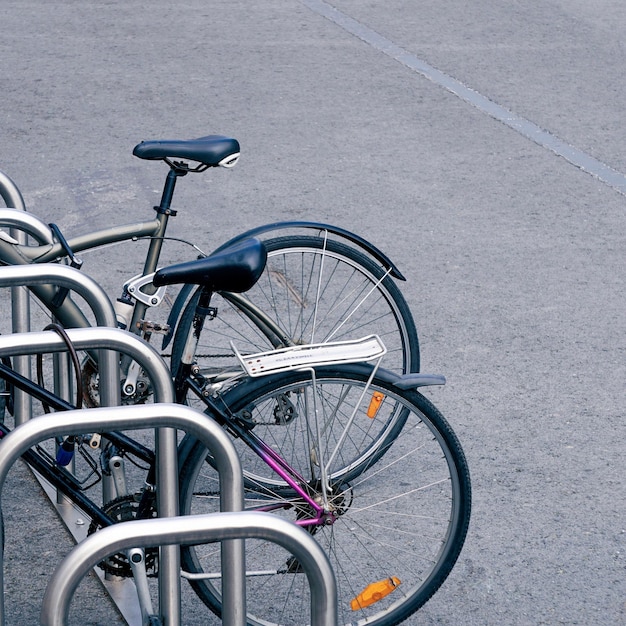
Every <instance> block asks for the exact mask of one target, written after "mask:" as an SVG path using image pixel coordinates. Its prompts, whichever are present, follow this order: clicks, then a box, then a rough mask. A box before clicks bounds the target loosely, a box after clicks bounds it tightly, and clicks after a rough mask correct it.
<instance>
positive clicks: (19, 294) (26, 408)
mask: <svg viewBox="0 0 626 626" xmlns="http://www.w3.org/2000/svg"><path fill="white" fill-rule="evenodd" d="M0 196H2V199H3V200H4V202H5V203H6V205H7V207H13V209H15V210H16V211H18V212H19V211H22V212H24V215H26V205H25V204H24V198H23V197H22V194H21V193H20V190H19V189H18V188H17V185H16V184H15V183H14V182H13V181H12V180H11V179H10V178H9V177H8V176H7V175H6V174H4V173H3V172H0ZM10 232H11V235H12V236H13V237H15V238H16V239H17V241H18V243H20V244H25V243H26V233H25V232H24V231H22V230H20V229H11V231H10ZM11 309H12V323H13V332H14V333H26V332H28V331H29V330H30V302H29V300H28V294H27V293H26V292H25V291H24V290H23V289H19V288H18V287H13V288H11ZM13 367H14V368H15V371H16V372H17V373H18V374H21V375H22V376H26V377H30V359H29V358H28V357H27V356H19V357H17V358H16V359H15V360H14V361H13ZM14 403H15V418H16V420H19V421H18V423H20V421H23V420H24V419H25V417H26V416H27V415H30V410H31V399H30V397H29V396H28V394H26V393H24V392H23V391H19V390H17V391H16V393H15V399H14Z"/></svg>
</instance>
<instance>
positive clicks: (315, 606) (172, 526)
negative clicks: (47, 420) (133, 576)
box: [41, 512, 337, 626]
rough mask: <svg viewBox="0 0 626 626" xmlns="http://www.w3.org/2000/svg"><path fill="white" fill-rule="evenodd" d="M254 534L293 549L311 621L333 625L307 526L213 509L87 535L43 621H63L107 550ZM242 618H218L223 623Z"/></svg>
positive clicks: (56, 585)
mask: <svg viewBox="0 0 626 626" xmlns="http://www.w3.org/2000/svg"><path fill="white" fill-rule="evenodd" d="M243 538H257V539H265V540H268V541H272V542H274V543H278V544H280V545H282V546H283V547H284V548H285V549H286V550H288V551H289V552H291V553H292V554H294V555H295V557H296V558H297V559H298V562H299V563H300V564H301V565H302V567H303V569H304V570H305V572H306V575H307V577H308V580H309V585H310V588H311V622H310V623H311V626H336V624H337V587H336V580H335V576H334V573H333V570H332V568H331V566H330V563H329V561H328V557H327V556H326V553H325V552H324V551H323V550H322V548H321V546H320V545H319V544H318V543H317V542H316V541H315V539H313V537H312V536H311V535H310V534H309V533H307V532H306V531H304V530H302V529H301V528H298V527H297V526H294V525H293V524H292V523H291V522H288V521H286V520H284V519H282V518H279V517H277V516H276V515H271V514H270V513H258V512H254V513H253V512H245V513H243V512H242V513H214V514H209V515H190V516H185V517H176V518H169V519H154V520H138V521H131V522H125V523H121V524H116V525H115V526H110V527H108V528H104V529H102V530H101V531H98V532H97V533H95V534H94V535H91V536H89V537H88V538H87V539H85V540H84V541H83V542H81V543H80V544H79V545H78V546H76V547H75V548H74V549H73V550H72V552H71V553H70V554H69V555H68V556H67V557H66V558H65V559H63V561H62V562H61V564H60V565H59V567H58V568H57V569H56V571H55V572H54V574H53V576H52V578H51V579H50V582H49V583H48V587H47V589H46V593H45V595H44V600H43V607H42V612H41V624H42V625H43V626H62V625H63V624H66V623H67V617H68V613H69V603H70V600H71V598H72V595H73V593H74V591H75V590H76V588H77V587H78V584H79V583H80V581H81V580H82V578H83V577H84V576H85V575H86V574H87V573H88V572H89V570H90V569H91V568H93V567H94V566H95V565H96V564H97V563H98V562H99V561H101V560H102V559H104V558H106V557H107V556H108V555H110V554H114V553H116V552H118V551H120V550H124V549H128V548H131V547H148V546H154V545H156V544H159V545H163V544H179V543H201V542H206V541H222V540H229V539H243ZM243 620H244V621H241V622H240V621H230V620H228V621H227V619H223V622H222V623H223V624H225V625H226V626H239V625H240V624H245V611H244V615H243Z"/></svg>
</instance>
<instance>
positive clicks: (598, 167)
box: [300, 0, 626, 195]
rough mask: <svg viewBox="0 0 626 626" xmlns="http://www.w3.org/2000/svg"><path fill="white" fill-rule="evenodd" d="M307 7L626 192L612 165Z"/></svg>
mask: <svg viewBox="0 0 626 626" xmlns="http://www.w3.org/2000/svg"><path fill="white" fill-rule="evenodd" d="M300 1H301V2H302V4H304V5H305V6H307V7H308V8H309V9H311V11H313V12H315V13H317V14H319V15H321V16H323V17H325V18H326V19H328V20H330V21H331V22H334V23H335V24H337V26H340V27H341V28H343V29H344V30H345V31H347V32H348V33H350V34H352V35H355V36H356V37H358V38H359V39H361V40H362V41H364V42H365V43H367V44H369V45H370V46H372V47H373V48H375V49H377V50H379V51H380V52H382V53H384V54H386V55H387V56H389V57H391V58H392V59H395V60H396V61H398V62H399V63H402V65H404V66H406V67H408V68H409V69H410V70H412V71H414V72H417V73H418V74H421V75H422V76H424V77H425V78H427V79H428V80H430V81H432V82H433V83H435V84H437V85H439V86H440V87H443V88H444V89H447V90H448V91H450V92H451V93H453V94H454V95H455V96H458V97H459V98H461V100H464V101H465V102H467V103H468V104H471V105H472V106H474V107H476V108H477V109H479V110H480V111H482V112H483V113H486V114H487V115H489V116H491V117H492V118H494V119H496V120H498V121H499V122H502V123H503V124H505V125H506V126H508V127H509V128H512V129H513V130H515V131H516V132H518V133H519V134H520V135H523V136H524V137H526V138H527V139H530V140H531V141H534V142H535V143H537V144H539V145H540V146H542V147H543V148H546V149H547V150H550V151H552V152H554V153H555V154H557V155H558V156H560V157H563V158H564V159H566V160H567V161H569V162H570V163H571V164H572V165H575V166H576V167H578V168H580V169H581V170H583V171H584V172H587V173H588V174H591V175H592V176H595V177H596V178H598V179H599V180H601V181H602V182H604V183H606V184H607V185H609V186H610V187H612V188H613V189H615V190H616V191H618V192H619V193H621V194H622V195H626V175H624V174H622V173H621V172H618V171H617V170H614V169H613V168H612V167H610V166H609V165H607V164H606V163H603V162H602V161H599V160H598V159H596V158H595V157H592V156H591V155H589V154H587V153H586V152H583V151H582V150H579V149H578V148H575V147H573V146H571V145H569V144H568V143H567V142H565V141H563V140H562V139H560V138H559V137H557V136H556V135H553V134H552V133H550V132H548V131H547V130H544V129H543V128H541V127H539V126H537V125H536V124H534V123H533V122H531V121H529V120H527V119H525V118H523V117H520V116H519V115H516V114H515V113H513V112H512V111H509V110H508V109H506V108H505V107H503V106H500V105H499V104H497V103H496V102H493V101H492V100H489V98H486V97H485V96H483V95H482V94H480V93H478V92H477V91H474V90H473V89H471V88H470V87H467V86H466V85H464V84H463V83H461V82H459V81H458V80H456V79H454V78H452V77H451V76H448V75H447V74H445V73H444V72H441V71H440V70H438V69H437V68H435V67H433V66H432V65H429V64H428V63H426V62H425V61H423V60H422V59H420V58H418V57H416V56H415V55H414V54H411V53H410V52H408V51H407V50H405V49H404V48H401V47H400V46H398V45H397V44H395V43H394V42H393V41H391V40H389V39H387V38H386V37H383V36H382V35H380V34H379V33H377V32H376V31H374V30H372V29H371V28H368V27H367V26H365V25H364V24H361V23H360V22H357V21H356V20H355V19H353V18H351V17H350V16H348V15H346V14H345V13H342V12H341V11H339V10H338V9H335V8H334V7H333V6H331V5H330V4H328V3H327V2H323V0H300Z"/></svg>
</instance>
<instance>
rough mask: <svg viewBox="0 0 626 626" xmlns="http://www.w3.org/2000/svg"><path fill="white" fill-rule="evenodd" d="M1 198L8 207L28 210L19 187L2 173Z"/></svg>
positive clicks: (0, 180)
mask: <svg viewBox="0 0 626 626" xmlns="http://www.w3.org/2000/svg"><path fill="white" fill-rule="evenodd" d="M0 196H2V199H3V200H4V201H5V203H6V205H7V207H11V208H14V209H20V210H22V211H25V210H26V207H25V205H24V198H23V197H22V194H21V193H20V190H19V189H18V188H17V185H16V184H15V183H14V182H13V181H12V180H11V179H10V178H9V177H8V176H7V175H6V174H5V173H4V172H0Z"/></svg>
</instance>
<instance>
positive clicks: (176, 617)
mask: <svg viewBox="0 0 626 626" xmlns="http://www.w3.org/2000/svg"><path fill="white" fill-rule="evenodd" d="M120 332H123V331H120ZM3 352H4V349H3V348H2V349H0V353H3ZM163 425H168V426H171V427H173V428H180V429H181V430H184V431H186V432H189V433H191V434H192V435H194V436H195V437H197V438H198V439H199V440H201V441H202V442H203V443H204V444H205V445H206V446H207V447H208V448H210V449H211V452H212V454H213V455H214V456H215V460H216V466H217V470H218V472H219V475H220V504H221V507H222V508H223V510H225V511H235V512H237V511H241V510H242V508H243V477H242V472H241V464H240V462H239V458H238V456H237V453H236V451H235V448H234V445H233V443H232V441H231V440H230V438H229V437H228V435H227V434H226V432H225V431H224V430H223V429H222V428H221V427H220V426H219V425H218V424H217V423H216V422H213V421H212V420H208V419H207V418H206V416H205V415H203V414H202V413H199V412H197V411H195V410H193V409H191V408H189V407H184V406H181V405H178V404H171V403H163V404H148V405H138V406H130V407H104V408H96V409H86V410H80V411H65V412H60V413H54V414H50V415H45V416H41V417H36V418H33V419H32V420H29V421H28V422H26V423H24V424H22V425H20V426H18V427H17V428H16V429H15V430H13V431H12V432H11V433H9V434H8V435H7V436H6V437H4V438H3V440H2V444H1V445H0V510H1V497H2V495H1V494H2V487H3V485H4V480H5V478H6V475H7V473H8V471H9V469H10V468H11V466H12V465H13V463H14V462H15V461H16V460H17V459H18V458H19V457H20V456H21V455H22V454H23V453H24V452H25V451H26V450H28V449H29V448H30V447H32V446H33V445H36V444H37V443H39V442H40V441H43V440H45V439H49V438H51V437H54V436H56V435H61V434H67V433H68V432H71V433H75V434H82V433H88V432H98V431H105V432H106V431H107V430H124V429H128V428H132V429H142V428H151V427H159V426H163ZM164 495H166V494H162V493H161V492H159V493H158V495H157V498H160V497H163V496H164ZM151 521H154V520H151ZM115 528H117V526H116V527H114V529H115ZM1 530H2V523H1V520H0V532H1ZM120 533H123V531H120ZM114 535H115V533H114ZM115 536H116V535H115ZM227 539H228V538H227ZM79 545H82V544H79ZM168 546H169V547H172V548H174V549H176V551H177V552H178V549H177V546H176V545H171V544H168ZM0 547H1V549H0V565H2V564H3V563H2V556H3V549H4V546H1V544H0ZM127 547H138V546H132V545H128V546H127ZM161 558H162V557H161ZM222 569H223V575H224V581H225V582H224V585H225V590H227V591H228V593H225V594H224V610H225V617H228V620H229V621H228V622H226V621H225V622H224V623H228V624H231V625H232V626H240V625H242V624H245V610H244V608H243V606H244V602H245V582H244V572H245V570H244V552H243V542H242V541H239V540H236V541H235V540H233V541H226V542H225V543H224V544H223V549H222ZM3 581H4V578H3V568H2V567H0V618H1V619H0V624H4V594H3V589H4V584H3ZM159 587H160V593H159V596H160V598H159V599H160V601H161V605H162V606H161V609H162V611H161V612H162V613H163V609H164V608H165V609H167V613H169V615H167V614H166V615H163V617H164V620H165V624H167V625H168V626H170V625H171V626H179V625H180V597H179V593H180V577H179V568H178V566H177V569H176V581H175V585H174V586H173V588H167V589H166V590H163V589H162V588H161V585H159ZM163 591H165V592H166V594H165V595H166V596H167V597H165V598H164V597H163ZM164 601H165V604H166V605H167V603H168V602H169V603H170V604H172V605H174V606H175V611H173V610H172V607H171V606H165V607H163V603H164ZM242 620H243V621H242Z"/></svg>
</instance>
